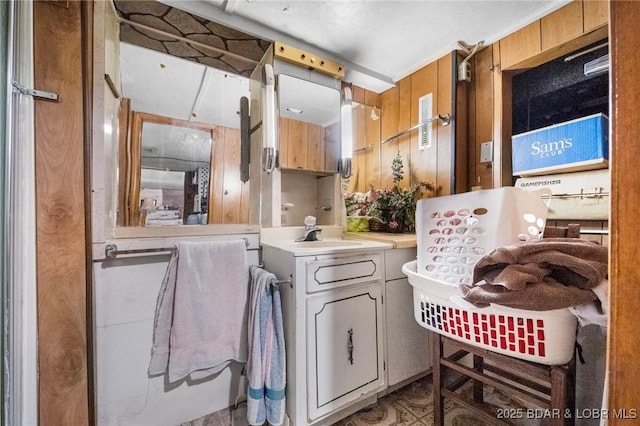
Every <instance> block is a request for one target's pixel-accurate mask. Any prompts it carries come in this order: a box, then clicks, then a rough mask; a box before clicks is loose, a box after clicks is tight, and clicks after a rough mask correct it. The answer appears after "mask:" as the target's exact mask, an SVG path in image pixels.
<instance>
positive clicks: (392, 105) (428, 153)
mask: <svg viewBox="0 0 640 426" xmlns="http://www.w3.org/2000/svg"><path fill="white" fill-rule="evenodd" d="M452 84H453V81H452V58H451V55H446V56H444V57H443V58H440V59H439V60H437V61H436V62H433V63H431V64H429V65H426V66H425V67H423V68H421V69H420V70H418V71H416V72H414V73H413V74H411V75H409V76H407V77H405V78H403V79H402V80H400V81H398V83H397V85H396V86H395V87H393V88H391V89H389V90H387V91H385V92H383V93H382V94H381V104H382V123H381V139H382V140H384V139H387V138H388V137H390V136H392V135H394V134H396V133H398V132H400V131H402V130H405V129H407V128H409V127H411V126H413V125H415V124H418V122H419V117H418V111H419V107H418V99H419V98H420V97H422V96H424V95H426V94H428V93H431V94H432V96H433V98H432V99H433V115H436V114H442V115H445V114H451V115H452V116H453V115H455V111H453V106H452ZM451 129H452V127H444V126H442V123H441V122H440V121H434V122H433V135H432V146H431V148H427V149H424V150H420V149H418V138H419V130H414V131H413V132H410V133H408V134H405V135H403V136H400V137H399V138H396V139H395V140H393V141H391V142H388V143H386V144H384V145H382V146H381V163H380V170H381V183H382V187H383V188H384V187H391V186H392V185H393V180H392V176H391V162H392V160H393V158H394V157H395V156H396V154H397V153H398V152H400V155H401V156H402V160H403V163H404V180H403V181H402V182H400V186H401V187H404V188H406V187H409V186H411V185H413V184H416V183H418V182H420V181H425V182H429V183H432V184H433V185H435V186H437V187H440V191H439V194H440V195H445V194H449V193H451V191H452V188H451V173H453V171H452V164H453V161H452V148H451V144H452V131H451ZM465 175H466V174H465Z"/></svg>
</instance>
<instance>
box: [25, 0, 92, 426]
mask: <svg viewBox="0 0 640 426" xmlns="http://www.w3.org/2000/svg"><path fill="white" fill-rule="evenodd" d="M89 3H90V2H81V1H67V2H49V1H37V2H33V22H34V73H35V87H36V88H38V89H41V90H46V91H50V92H54V93H58V94H59V96H60V100H59V102H46V101H36V102H35V152H36V164H35V166H36V206H37V208H36V240H37V253H36V256H37V259H36V273H37V297H38V307H37V309H38V374H39V409H40V415H39V424H40V426H45V425H86V424H89V423H90V397H89V395H90V392H91V390H90V388H89V386H90V383H91V382H90V380H89V371H90V367H89V366H88V360H89V351H88V343H87V342H88V337H87V333H88V330H89V329H88V323H87V318H90V314H89V312H88V305H87V300H90V299H88V297H90V294H89V293H88V291H89V290H88V289H89V288H90V287H88V283H90V280H88V279H87V270H90V268H88V267H87V253H90V252H91V250H90V246H89V244H88V242H87V228H88V227H87V220H88V219H87V216H86V215H88V213H85V212H90V211H91V208H90V204H89V200H88V199H87V198H86V197H85V195H86V194H85V188H88V187H89V183H88V182H87V181H86V180H85V176H86V174H85V171H86V168H85V161H87V160H86V159H85V146H86V145H85V127H84V126H85V125H88V124H85V123H90V119H89V118H87V117H85V111H86V110H85V108H86V104H85V101H86V100H85V98H84V93H85V92H84V91H83V90H84V84H86V82H85V81H83V78H82V76H83V75H84V76H85V77H86V76H90V75H91V72H88V73H85V74H83V60H85V59H86V58H85V56H84V53H86V52H88V49H87V50H84V49H83V47H84V45H83V38H88V40H91V38H90V36H89V37H88V34H86V32H84V33H83V26H82V24H83V22H86V20H88V19H90V17H91V15H90V14H88V13H87V14H83V12H86V10H87V9H84V8H87V7H90V5H89ZM87 62H88V63H90V62H89V61H87ZM89 87H90V86H89ZM89 105H90V104H89ZM83 118H84V120H86V121H83ZM89 273H90V272H89Z"/></svg>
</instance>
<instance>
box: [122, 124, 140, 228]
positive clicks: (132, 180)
mask: <svg viewBox="0 0 640 426" xmlns="http://www.w3.org/2000/svg"><path fill="white" fill-rule="evenodd" d="M129 137H130V141H131V145H130V146H129V152H128V155H127V159H128V160H129V161H128V163H127V167H126V169H127V173H129V175H128V176H127V182H128V186H129V192H128V193H127V200H126V206H127V211H128V218H129V220H128V221H127V226H140V225H141V224H140V223H139V222H140V214H139V213H138V204H139V202H138V198H139V196H140V168H141V165H140V162H141V153H140V145H141V143H142V142H141V141H142V116H141V115H140V114H139V113H135V112H134V113H132V122H131V131H130V136H129Z"/></svg>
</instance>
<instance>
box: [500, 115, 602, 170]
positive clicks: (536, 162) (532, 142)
mask: <svg viewBox="0 0 640 426" xmlns="http://www.w3.org/2000/svg"><path fill="white" fill-rule="evenodd" d="M511 144H512V153H511V159H512V165H513V175H514V176H536V175H545V174H549V173H567V172H576V171H582V170H594V169H603V168H607V167H608V166H609V119H608V118H607V116H606V115H604V114H594V115H590V116H588V117H583V118H578V119H576V120H571V121H566V122H564V123H560V124H554V125H553V126H549V127H543V128H542V129H538V130H532V131H530V132H526V133H521V134H519V135H514V136H513V137H512V138H511Z"/></svg>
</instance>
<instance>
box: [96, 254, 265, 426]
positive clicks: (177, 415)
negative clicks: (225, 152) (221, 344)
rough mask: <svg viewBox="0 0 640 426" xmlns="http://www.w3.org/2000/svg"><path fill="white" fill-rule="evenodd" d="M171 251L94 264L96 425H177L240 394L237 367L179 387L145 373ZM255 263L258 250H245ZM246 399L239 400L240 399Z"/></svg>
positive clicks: (220, 406) (212, 410)
mask: <svg viewBox="0 0 640 426" xmlns="http://www.w3.org/2000/svg"><path fill="white" fill-rule="evenodd" d="M169 258H170V256H169V255H156V256H138V257H130V258H122V259H115V260H109V261H96V262H94V282H95V315H96V335H95V339H96V393H97V420H98V422H97V424H98V425H105V426H106V425H108V426H115V425H136V426H145V425H149V426H162V425H167V426H176V425H179V424H180V423H183V422H186V421H189V420H193V419H196V418H198V417H201V416H204V415H206V414H209V413H213V412H215V411H218V410H221V409H224V408H226V407H228V406H230V405H233V404H234V403H235V399H236V396H237V395H238V392H240V391H241V390H242V396H244V393H243V392H244V390H243V389H244V377H242V376H240V371H241V366H239V365H235V366H234V367H232V368H227V369H225V370H223V371H222V372H221V373H220V374H219V375H218V376H215V377H214V378H210V379H206V380H203V381H200V382H197V383H194V382H183V383H181V384H179V385H177V386H173V385H169V384H168V383H166V382H165V379H164V376H162V377H154V378H150V377H149V376H148V375H147V369H148V367H149V360H150V357H151V344H152V332H153V319H154V314H155V307H156V298H157V295H158V291H159V289H160V285H161V283H162V279H163V277H164V273H165V270H166V268H167V265H168V261H169ZM248 262H249V264H258V250H250V251H249V252H248ZM242 399H244V398H241V400H242Z"/></svg>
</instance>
